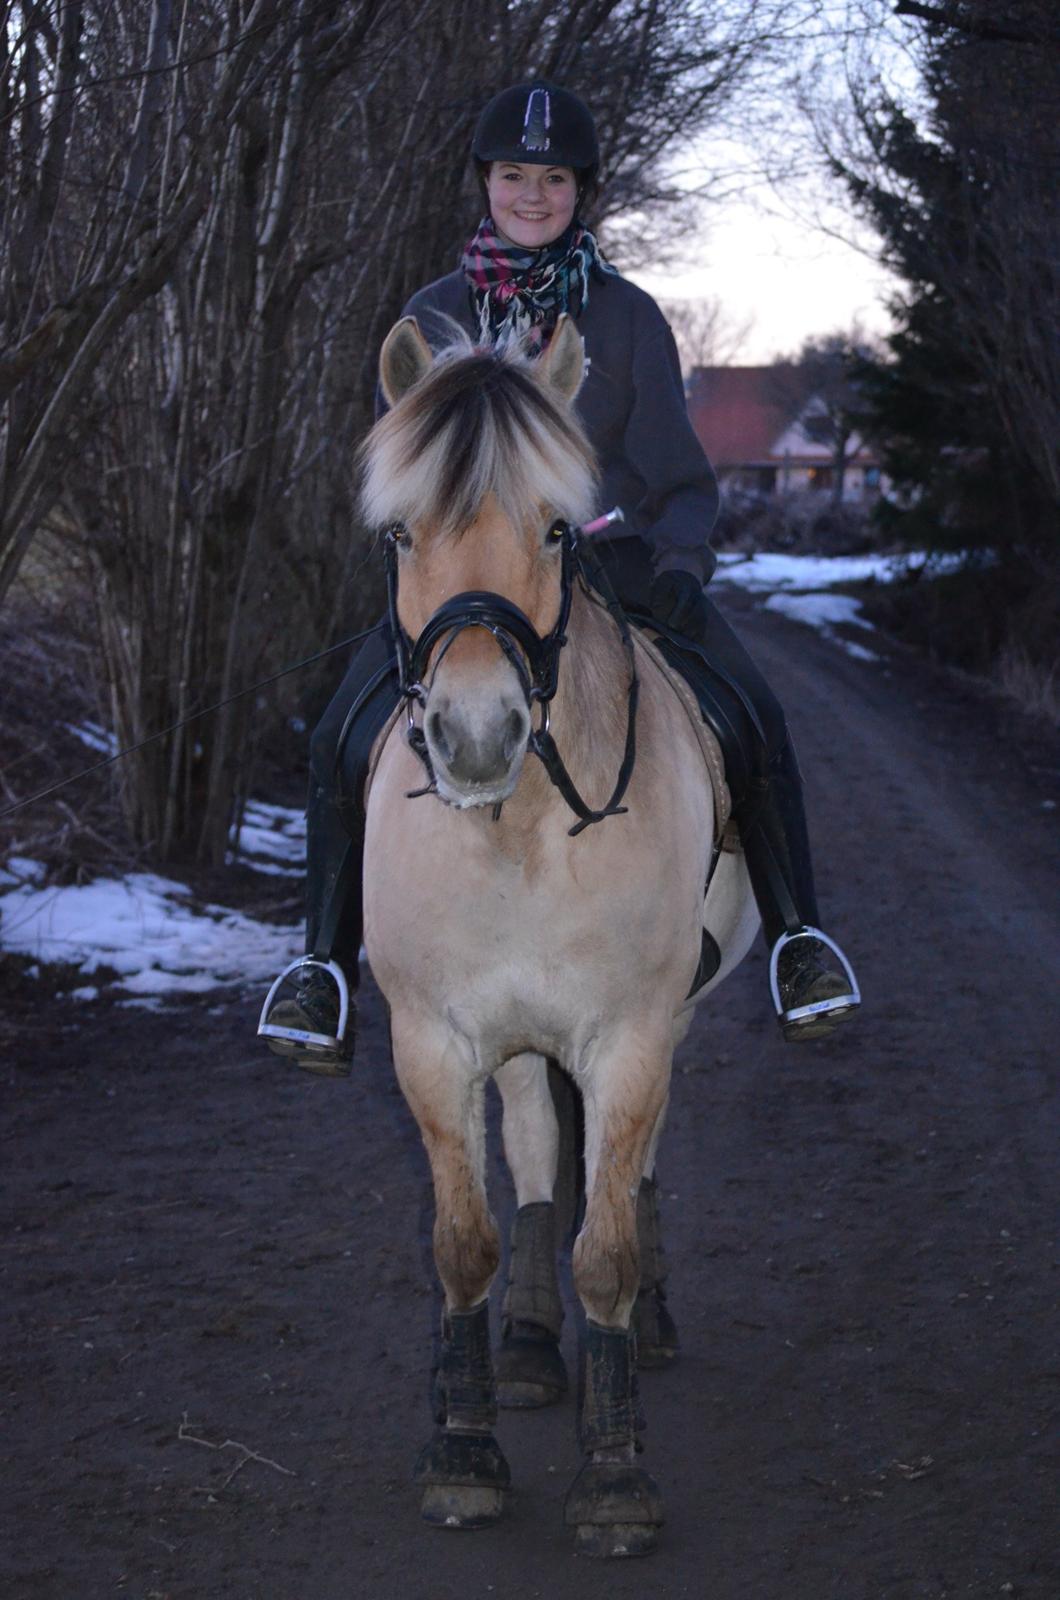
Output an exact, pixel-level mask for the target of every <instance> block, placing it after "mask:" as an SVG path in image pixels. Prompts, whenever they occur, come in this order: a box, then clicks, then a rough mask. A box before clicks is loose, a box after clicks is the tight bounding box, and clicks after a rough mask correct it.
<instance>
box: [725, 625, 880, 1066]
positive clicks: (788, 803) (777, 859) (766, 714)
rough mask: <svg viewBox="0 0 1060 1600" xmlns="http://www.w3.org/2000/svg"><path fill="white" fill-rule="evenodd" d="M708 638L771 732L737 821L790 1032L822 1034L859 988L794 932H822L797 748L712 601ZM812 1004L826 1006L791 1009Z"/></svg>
mask: <svg viewBox="0 0 1060 1600" xmlns="http://www.w3.org/2000/svg"><path fill="white" fill-rule="evenodd" d="M702 643H703V646H704V649H705V650H706V652H707V655H708V657H709V659H710V660H711V661H712V662H713V663H715V664H717V665H718V666H720V667H721V668H722V669H723V670H724V671H725V672H726V673H727V675H728V676H729V677H730V678H731V679H732V680H733V682H734V683H736V684H737V685H738V686H739V688H740V689H741V690H742V692H743V694H744V695H745V696H746V697H747V699H748V700H749V701H750V703H751V705H752V707H753V708H754V711H755V714H756V716H757V719H758V722H759V725H760V728H761V730H762V733H763V734H764V736H765V757H766V759H765V762H764V765H763V766H762V768H761V770H760V771H759V773H758V774H757V777H756V780H755V782H754V783H753V785H752V794H751V796H750V798H749V801H748V802H747V803H746V804H745V805H744V806H743V807H741V811H740V815H739V816H738V818H737V822H738V825H739V829H740V839H741V842H742V844H743V847H744V854H745V857H746V861H747V869H748V872H749V873H750V877H751V884H752V887H753V889H754V892H755V899H756V901H757V903H758V910H759V913H760V915H761V918H762V928H763V932H764V934H765V938H766V943H767V944H768V945H769V948H770V951H771V952H772V951H776V954H777V963H776V969H777V981H778V988H779V999H780V1005H779V1015H780V1021H781V1025H782V1027H783V1029H784V1035H785V1037H786V1038H788V1039H812V1038H816V1037H818V1036H819V1035H821V1034H823V1033H828V1032H830V1031H831V1029H832V1028H833V1027H834V1026H835V1025H836V1023H837V1022H839V1021H841V1020H842V1019H843V1018H844V1017H846V1016H849V1015H850V1013H851V1012H852V1011H853V1009H854V1007H855V1006H856V1005H857V1004H858V994H857V987H856V984H855V983H854V981H853V974H852V972H851V971H850V970H849V967H848V966H847V964H846V959H845V957H843V956H842V955H838V959H837V958H836V957H837V954H838V953H837V952H833V950H832V949H831V948H830V946H829V944H827V943H825V942H823V941H822V940H821V939H819V938H816V937H809V938H808V937H793V936H797V935H800V933H801V930H803V929H807V928H809V929H814V930H816V931H817V932H820V917H819V913H818V910H817V893H816V889H815V887H814V879H813V862H812V857H811V854H810V839H809V834H808V832H807V828H806V812H805V808H804V806H803V799H802V779H801V777H800V775H799V765H798V761H797V760H796V758H795V749H794V746H793V745H792V742H791V737H790V735H789V733H788V728H787V723H786V721H785V718H784V712H783V710H782V708H781V705H780V702H779V701H778V700H777V697H776V695H775V694H774V693H773V691H772V689H770V687H769V685H768V683H767V682H766V680H765V678H764V677H763V676H762V674H761V672H760V671H759V670H758V668H757V666H756V665H755V663H754V662H753V661H752V659H751V657H750V656H749V655H748V653H747V651H746V650H745V649H744V647H743V645H742V644H741V643H740V640H739V639H738V638H737V636H736V634H735V633H734V632H733V630H732V628H731V627H730V626H729V624H728V623H727V622H726V620H725V618H724V617H723V616H722V615H721V612H720V611H719V610H718V608H717V607H716V606H715V605H714V604H713V603H712V602H708V621H707V626H706V629H705V633H704V637H703V640H702ZM789 941H790V942H789ZM813 1006H817V1007H820V1008H821V1009H819V1010H816V1011H810V1012H808V1013H804V1014H803V1015H801V1016H796V1017H792V1016H791V1015H790V1014H791V1013H792V1012H802V1011H803V1008H805V1007H813Z"/></svg>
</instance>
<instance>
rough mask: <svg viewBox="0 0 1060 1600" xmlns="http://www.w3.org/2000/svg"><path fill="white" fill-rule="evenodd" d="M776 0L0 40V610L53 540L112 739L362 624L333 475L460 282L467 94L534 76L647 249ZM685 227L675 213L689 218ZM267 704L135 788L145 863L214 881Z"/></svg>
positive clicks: (362, 586)
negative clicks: (417, 335)
mask: <svg viewBox="0 0 1060 1600" xmlns="http://www.w3.org/2000/svg"><path fill="white" fill-rule="evenodd" d="M784 9H785V7H784V3H783V0H757V3H754V4H751V5H735V4H732V3H729V0H570V4H569V5H567V6H566V7H564V8H563V9H562V10H558V9H557V8H556V7H555V6H553V5H552V4H551V3H546V0H526V3H525V4H522V3H521V4H519V5H512V4H511V3H510V0H390V3H389V4H387V5H385V6H384V5H383V4H382V3H381V0H198V3H197V4H195V5H194V6H193V5H191V4H190V3H189V0H150V4H147V0H107V3H106V4H104V0H42V3H40V4H35V5H33V6H29V5H26V4H22V5H19V6H14V7H12V8H10V18H11V19H12V21H11V26H10V27H9V28H8V31H7V33H6V35H5V36H4V40H3V43H2V44H0V140H2V141H3V145H2V146H0V155H2V157H3V159H4V160H5V161H6V169H7V171H8V172H10V173H11V174H13V181H12V182H11V183H10V184H9V185H8V186H7V187H6V188H5V190H4V193H3V197H2V198H0V205H2V206H3V207H4V210H3V212H2V214H0V221H2V225H3V229H4V233H5V237H6V238H7V239H8V240H11V241H13V242H14V245H15V248H12V249H10V250H9V251H8V252H7V253H6V255H5V258H4V264H3V266H2V268H0V294H2V302H0V306H2V316H3V319H4V345H5V353H4V355H3V357H2V358H0V397H2V398H3V400H4V402H5V411H4V420H3V427H4V434H3V453H2V457H0V595H2V593H3V590H4V588H5V587H6V586H7V585H8V584H10V582H11V580H12V578H13V576H14V574H15V572H16V571H17V568H18V564H19V562H20V560H21V558H22V555H23V554H24V552H25V550H26V548H27V545H28V542H29V540H30V539H31V538H32V536H33V533H34V531H35V529H36V528H37V527H39V526H41V525H42V524H43V523H44V522H45V521H46V520H48V521H49V522H50V524H51V525H52V526H53V527H54V528H55V529H56V530H57V531H58V532H59V533H60V535H61V536H62V537H63V538H64V539H65V540H66V541H67V543H68V546H69V548H70V551H71V555H72V557H73V558H74V559H75V560H76V561H77V562H78V563H79V564H80V570H81V571H82V572H83V573H84V581H85V582H86V584H87V585H88V587H89V589H90V593H91V595H92V599H93V604H94V612H95V617H96V619H97V620H96V627H97V638H98V643H99V649H100V652H101V660H102V668H103V676H104V678H105V680H106V683H107V693H108V697H109V701H110V714H111V719H112V724H113V726H114V728H115V730H116V731H117V733H118V735H119V737H120V738H121V739H122V740H123V741H125V742H131V741H134V740H137V739H139V738H142V737H143V736H144V735H146V734H147V733H149V732H152V731H154V729H156V728H158V727H164V726H167V725H169V724H170V723H174V722H178V721H182V720H183V719H185V718H186V717H187V716H189V715H190V714H192V713H194V712H198V711H200V710H201V709H202V708H203V707H204V706H208V705H210V704H213V703H214V702H216V701H219V700H224V699H227V698H228V697H229V696H231V695H233V694H235V693H236V692H237V691H239V690H241V689H242V688H244V687H245V686H246V685H247V684H248V683H250V682H253V681H254V679H255V678H256V677H257V676H264V675H265V674H267V673H268V672H270V671H272V670H275V669H276V667H278V666H280V665H282V664H284V663H285V662H286V661H287V660H290V659H292V658H297V656H299V655H302V654H305V653H307V646H308V648H309V649H311V648H312V647H313V645H314V644H319V643H321V642H323V640H325V639H326V638H328V637H331V636H333V635H334V633H335V632H338V631H339V630H340V629H350V628H352V627H356V626H357V624H358V623H359V622H361V623H363V621H365V620H367V619H368V618H369V617H370V616H371V614H372V610H373V607H374V606H375V605H376V604H377V603H378V588H377V586H376V582H375V580H374V579H368V578H367V577H366V575H365V561H366V555H367V552H368V537H369V535H368V532H367V530H364V529H362V528H360V527H359V526H358V524H357V520H356V512H355V501H354V496H353V485H352V482H351V463H352V459H353V454H354V450H355V447H356V444H357V442H358V440H359V438H360V436H361V435H362V434H363V432H364V429H365V427H366V426H367V425H368V423H369V422H370V420H371V416H372V409H373V402H374V392H375V365H376V355H377V351H378V348H379V345H380V343H381V340H382V337H383V335H384V333H385V331H386V329H387V327H388V326H389V324H390V323H391V322H392V321H393V320H394V319H395V318H396V316H397V315H398V313H399V312H400V309H401V307H402V305H403V304H404V302H405V301H406V299H407V298H408V296H409V295H410V294H411V293H412V291H413V290H414V289H416V288H417V287H419V286H420V285H421V284H423V283H424V282H427V281H429V280H430V279H431V278H433V277H436V276H438V275H439V274H440V273H442V272H444V271H447V270H449V269H450V268H451V267H452V266H454V265H455V264H456V260H457V256H458V252H459V249H460V246H461V244H462V242H463V240H464V239H465V238H466V237H467V235H468V233H469V232H470V231H471V228H472V227H473V225H474V221H475V213H476V208H477V205H478V204H479V203H480V201H479V197H478V196H476V193H475V186H474V179H473V177H472V175H471V173H470V171H469V167H468V162H467V151H468V146H469V143H470V136H471V130H472V127H473V125H474V121H475V118H476V116H477V114H478V111H479V109H480V107H481V105H482V104H483V102H484V101H485V100H486V98H488V96H489V94H491V93H492V92H494V91H495V90H496V88H497V87H498V86H499V85H501V84H503V83H505V82H512V81H517V80H518V79H520V78H523V77H528V76H530V75H533V74H542V75H547V76H550V77H553V78H556V79H559V80H560V81H563V82H566V83H568V84H570V85H571V87H573V88H575V89H581V90H583V91H584V92H585V93H586V94H587V95H588V97H589V98H590V99H591V100H592V102H593V106H594V110H595V111H596V113H597V115H598V119H599V123H600V128H601V134H602V143H603V167H604V175H605V180H606V189H605V195H606V200H605V202H604V204H603V207H602V209H601V211H600V214H599V220H603V221H606V220H607V219H608V218H613V217H616V216H617V215H619V214H620V213H621V214H624V215H626V216H627V217H633V219H634V221H635V224H636V226H635V228H634V233H633V234H630V235H629V237H630V238H632V237H634V235H635V236H637V237H639V238H640V240H641V243H642V246H644V247H645V248H649V247H651V241H652V240H658V239H660V238H661V237H662V234H663V232H664V230H663V229H662V227H661V223H662V221H663V219H664V218H665V217H666V216H667V215H668V214H669V215H672V214H673V212H674V210H675V207H676V206H677V201H678V193H677V189H676V187H675V186H674V184H673V183H672V181H671V180H670V178H669V177H668V174H667V165H668V162H669V161H671V159H672V155H673V152H674V151H675V150H676V149H678V148H679V147H680V146H681V145H682V144H687V143H688V142H689V141H691V140H692V139H693V138H694V136H695V135H696V134H697V133H698V132H700V131H702V129H703V128H704V127H705V126H707V125H709V123H710V121H711V119H712V118H713V117H715V116H716V115H717V114H718V113H719V111H720V109H721V108H723V107H724V106H725V105H727V104H728V102H729V101H730V99H731V97H732V96H733V95H734V94H735V93H736V92H737V90H738V88H739V86H740V84H741V83H742V82H746V81H749V80H750V78H751V76H752V74H753V72H754V71H755V70H758V68H759V66H760V65H761V63H762V61H763V59H764V56H765V55H766V54H767V53H768V47H769V40H770V33H771V29H772V28H773V27H775V25H776V18H777V15H778V14H779V13H781V12H782V11H783V10H784ZM681 209H683V210H687V205H686V202H685V201H684V200H683V199H682V201H681ZM291 704H292V701H291V696H290V693H287V694H284V693H282V692H278V693H277V695H275V696H271V695H270V696H269V697H268V698H267V699H265V700H262V701H260V702H253V701H250V700H246V699H244V700H240V701H237V702H236V703H235V704H234V705H231V706H228V707H226V708H225V709H224V710H223V711H221V712H219V713H216V714H213V715H211V716H209V717H206V718H202V719H200V720H199V721H197V722H196V723H195V724H194V725H193V727H192V728H188V729H181V730H178V731H177V732H175V733H174V734H173V735H172V736H171V737H169V738H168V739H166V740H164V741H159V742H158V743H157V744H155V745H152V746H150V747H149V748H148V749H147V750H145V751H144V752H142V753H141V754H140V755H138V756H137V757H136V758H135V761H134V763H133V764H132V765H131V766H129V767H127V768H126V771H125V775H124V780H123V787H122V794H123V800H124V804H125V808H126V814H127V817H128V821H129V825H130V828H131V831H132V834H133V836H134V838H135V839H136V840H137V841H138V842H139V843H140V844H141V845H143V846H145V847H149V848H151V849H152V850H154V851H155V852H157V853H158V854H159V855H161V856H162V857H169V856H173V855H179V854H182V853H193V854H195V855H197V856H198V857H200V858H201V859H204V860H207V861H211V862H214V863H217V862H219V861H221V860H222V859H223V857H224V854H225V850H226V845H227V840H228V836H229V828H230V824H231V821H232V818H233V816H234V815H237V814H238V811H239V807H240V805H241V804H242V801H243V799H244V797H245V794H246V790H247V785H248V784H249V783H250V782H251V781H252V780H253V772H254V762H255V758H256V754H257V752H258V750H259V749H260V747H261V744H262V742H263V740H264V739H265V738H266V737H273V738H275V737H276V736H277V730H278V729H281V730H282V727H283V716H284V715H285V714H287V713H289V711H290V709H291Z"/></svg>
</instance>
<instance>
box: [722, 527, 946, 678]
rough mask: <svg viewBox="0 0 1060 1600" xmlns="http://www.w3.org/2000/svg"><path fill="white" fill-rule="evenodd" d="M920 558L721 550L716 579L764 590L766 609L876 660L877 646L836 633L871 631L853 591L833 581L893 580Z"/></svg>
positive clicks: (861, 657)
mask: <svg viewBox="0 0 1060 1600" xmlns="http://www.w3.org/2000/svg"><path fill="white" fill-rule="evenodd" d="M922 561H923V557H922V556H901V557H896V556H789V555H779V554H771V553H769V552H766V551H763V552H760V553H759V554H757V555H753V556H739V555H723V556H722V557H721V558H720V561H719V563H718V571H717V574H716V576H715V578H714V582H715V584H718V583H721V584H726V583H731V584H735V585H736V586H737V587H739V588H741V589H747V590H749V591H750V592H751V593H752V594H766V595H768V599H766V600H765V601H764V602H763V609H764V610H766V611H779V612H780V613H781V615H782V616H785V617H790V618H791V619H792V621H793V622H802V623H805V624H806V626H807V627H810V628H816V629H817V631H818V633H822V634H823V635H824V636H825V638H827V639H831V640H832V641H833V643H835V644H837V645H838V646H839V648H840V649H841V650H845V651H846V653H847V655H851V656H855V657H856V658H857V659H858V660H859V661H878V660H879V657H878V656H877V655H876V653H875V651H873V650H869V649H868V648H867V647H866V646H865V645H863V644H859V643H858V641H857V640H856V639H847V638H845V637H844V636H843V635H842V634H840V633H837V632H836V628H837V627H838V626H843V627H851V626H853V627H856V628H864V629H865V630H867V631H871V628H872V624H871V623H870V622H869V621H868V619H867V618H866V617H864V616H863V615H862V611H861V604H860V602H859V601H857V600H855V599H854V598H853V596H852V595H846V594H832V593H831V592H830V591H831V590H832V589H833V588H834V587H835V585H836V584H840V583H864V582H865V581H866V580H867V579H869V578H874V579H875V580H876V582H877V583H891V582H893V581H894V579H895V578H897V577H900V576H901V575H902V574H903V573H905V572H906V571H908V570H909V568H910V566H912V565H916V564H920V563H922Z"/></svg>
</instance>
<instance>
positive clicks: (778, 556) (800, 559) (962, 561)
mask: <svg viewBox="0 0 1060 1600" xmlns="http://www.w3.org/2000/svg"><path fill="white" fill-rule="evenodd" d="M968 560H969V557H968V556H967V555H966V554H963V553H962V552H960V551H958V552H955V553H954V554H952V555H945V556H942V555H928V554H927V553H926V552H925V551H921V550H916V551H907V552H906V553H905V554H903V555H892V556H881V555H867V556H796V555H786V554H783V553H782V552H780V551H770V550H760V551H758V552H757V554H755V555H752V556H744V555H740V554H739V552H735V551H728V552H726V553H724V554H722V555H720V556H719V557H718V570H717V572H716V573H715V575H714V580H713V581H714V582H715V583H723V584H724V583H734V584H737V585H738V586H739V587H740V588H741V589H749V590H751V591H752V592H755V591H761V590H768V589H827V588H831V587H832V586H833V585H835V584H837V583H864V582H866V581H867V580H868V579H870V578H872V579H875V581H876V582H877V583H896V582H898V580H899V579H901V578H904V577H906V576H907V575H908V574H909V573H911V572H922V571H927V572H928V573H929V575H941V574H942V573H946V572H955V571H956V570H957V569H958V568H960V567H962V566H965V565H966V564H967V562H968Z"/></svg>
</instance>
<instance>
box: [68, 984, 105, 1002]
mask: <svg viewBox="0 0 1060 1600" xmlns="http://www.w3.org/2000/svg"><path fill="white" fill-rule="evenodd" d="M68 998H69V999H70V1000H98V999H99V990H98V989H96V988H94V987H93V985H92V984H86V985H85V987H84V988H83V989H71V990H70V994H69V996H68Z"/></svg>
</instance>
